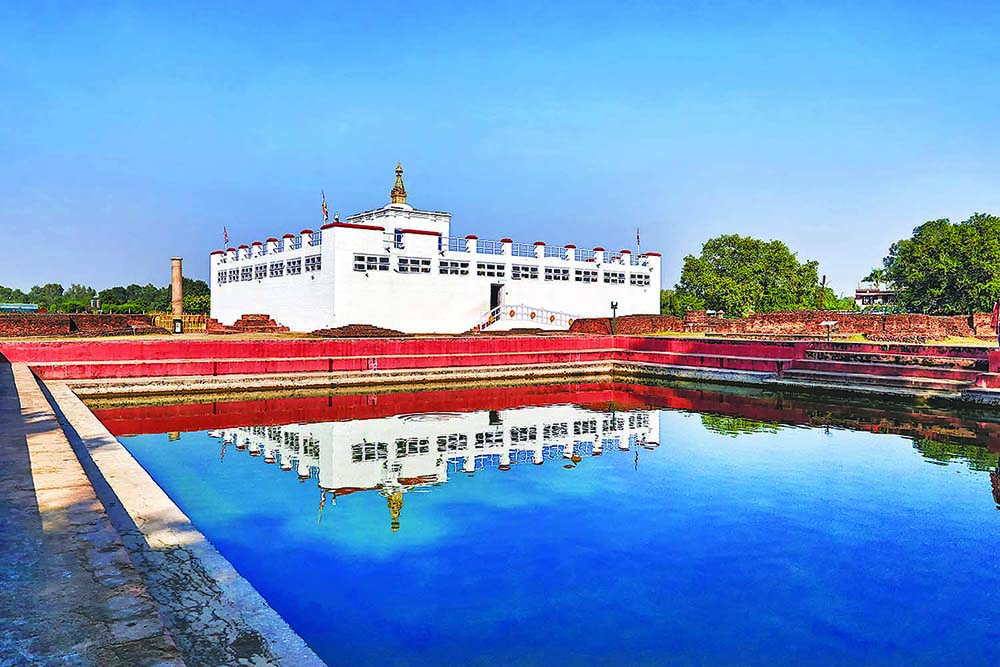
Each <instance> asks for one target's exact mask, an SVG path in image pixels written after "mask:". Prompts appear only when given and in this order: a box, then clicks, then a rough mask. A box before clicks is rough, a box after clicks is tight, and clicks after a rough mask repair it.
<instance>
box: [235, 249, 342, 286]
mask: <svg viewBox="0 0 1000 667" xmlns="http://www.w3.org/2000/svg"><path fill="white" fill-rule="evenodd" d="M305 260H306V271H307V272H310V271H319V270H320V269H321V268H322V257H321V255H310V256H309V257H306V258H305ZM300 273H302V258H299V259H290V260H288V261H287V262H271V263H270V264H267V263H266V262H265V263H262V264H256V265H254V266H241V267H240V268H238V269H229V270H225V269H223V270H222V271H219V272H218V273H217V274H216V278H217V280H218V283H219V284H220V285H224V284H226V283H237V282H241V281H250V280H263V279H264V278H268V277H270V278H280V277H282V276H284V275H289V276H297V275H299V274H300Z"/></svg>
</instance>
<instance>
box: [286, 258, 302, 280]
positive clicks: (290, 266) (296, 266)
mask: <svg viewBox="0 0 1000 667" xmlns="http://www.w3.org/2000/svg"><path fill="white" fill-rule="evenodd" d="M285 271H287V272H288V275H290V276H297V275H299V274H300V273H302V259H301V258H299V259H290V260H288V261H287V262H285Z"/></svg>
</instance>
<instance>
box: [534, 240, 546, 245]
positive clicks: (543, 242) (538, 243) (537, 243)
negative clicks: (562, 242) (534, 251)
mask: <svg viewBox="0 0 1000 667" xmlns="http://www.w3.org/2000/svg"><path fill="white" fill-rule="evenodd" d="M535 245H545V241H535Z"/></svg>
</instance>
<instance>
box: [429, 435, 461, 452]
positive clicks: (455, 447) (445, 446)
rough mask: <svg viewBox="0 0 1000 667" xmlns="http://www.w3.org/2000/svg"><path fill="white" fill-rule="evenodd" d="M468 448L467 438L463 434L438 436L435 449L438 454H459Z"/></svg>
mask: <svg viewBox="0 0 1000 667" xmlns="http://www.w3.org/2000/svg"><path fill="white" fill-rule="evenodd" d="M468 448H469V436H467V435H465V434H464V433H449V434H448V435H439V436H438V439H437V449H438V451H439V452H442V453H443V452H461V451H464V450H466V449H468Z"/></svg>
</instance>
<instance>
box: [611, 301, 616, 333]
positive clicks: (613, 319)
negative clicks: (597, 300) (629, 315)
mask: <svg viewBox="0 0 1000 667" xmlns="http://www.w3.org/2000/svg"><path fill="white" fill-rule="evenodd" d="M617 317H618V302H617V301H612V302H611V335H612V336H614V335H616V334H615V324H616V321H615V320H616V319H617Z"/></svg>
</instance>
